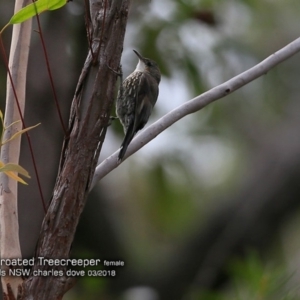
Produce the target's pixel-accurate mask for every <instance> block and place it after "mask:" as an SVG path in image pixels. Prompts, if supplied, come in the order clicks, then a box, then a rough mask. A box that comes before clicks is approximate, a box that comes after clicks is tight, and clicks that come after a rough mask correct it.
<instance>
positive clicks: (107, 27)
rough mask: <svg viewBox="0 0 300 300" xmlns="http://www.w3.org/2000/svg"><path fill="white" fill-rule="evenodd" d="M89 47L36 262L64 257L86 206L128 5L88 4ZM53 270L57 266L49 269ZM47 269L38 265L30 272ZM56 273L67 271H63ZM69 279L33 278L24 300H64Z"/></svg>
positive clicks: (106, 119)
mask: <svg viewBox="0 0 300 300" xmlns="http://www.w3.org/2000/svg"><path fill="white" fill-rule="evenodd" d="M90 7H91V14H90V15H91V22H90V24H88V27H89V34H90V37H91V47H90V52H89V54H88V57H87V59H86V62H85V65H84V67H83V70H82V74H81V76H80V78H79V82H78V85H77V88H76V92H75V96H74V99H73V103H72V107H71V114H70V119H69V133H68V135H67V136H66V137H65V140H64V146H63V149H62V154H61V161H60V167H59V173H58V176H57V180H56V184H55V188H54V192H53V197H52V200H51V203H50V206H49V209H48V211H47V214H46V216H45V218H44V221H43V224H42V228H41V233H40V237H39V241H38V244H37V250H36V258H38V257H45V258H68V257H69V254H70V248H71V245H72V242H73V238H74V234H75V231H76V227H77V224H78V221H79V218H80V215H81V213H82V210H83V208H84V205H85V202H86V199H87V195H88V192H89V187H90V184H91V180H92V177H93V174H94V170H95V167H96V163H97V160H98V156H99V153H100V150H101V147H102V144H103V141H104V138H105V134H106V129H107V126H108V122H109V117H110V111H111V107H112V104H113V99H114V89H115V83H116V79H117V73H116V72H114V71H113V70H118V67H119V63H120V57H121V53H122V47H123V40H124V34H125V27H126V22H127V16H128V7H129V1H128V0H124V1H120V0H115V1H113V0H102V1H90ZM50 268H51V269H55V267H53V266H52V267H50ZM38 270H39V271H47V270H49V266H47V265H39V264H38V261H37V262H36V264H35V266H34V267H33V269H32V271H33V272H34V271H38ZM56 270H62V271H65V269H64V268H63V267H56ZM72 285H73V281H72V279H71V278H68V277H67V276H56V277H55V276H53V277H51V276H49V277H41V276H31V277H29V278H28V279H27V280H26V282H25V284H24V292H25V295H24V299H39V300H42V299H48V300H50V299H62V297H63V295H64V294H65V292H66V291H67V290H68V289H69V288H71V287H72Z"/></svg>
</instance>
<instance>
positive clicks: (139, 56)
mask: <svg viewBox="0 0 300 300" xmlns="http://www.w3.org/2000/svg"><path fill="white" fill-rule="evenodd" d="M133 52H134V53H135V54H136V55H137V57H138V58H139V59H140V60H141V61H144V60H145V58H144V57H143V56H142V55H141V54H139V53H138V52H137V51H136V50H133Z"/></svg>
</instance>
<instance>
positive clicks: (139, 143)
mask: <svg viewBox="0 0 300 300" xmlns="http://www.w3.org/2000/svg"><path fill="white" fill-rule="evenodd" d="M299 51H300V38H298V39H296V40H295V41H293V42H291V43H290V44H288V45H287V46H285V47H283V48H282V49H280V50H279V51H277V52H275V53H274V54H272V55H270V56H269V57H268V58H266V59H265V60H263V61H262V62H260V63H259V64H257V65H256V66H254V67H252V68H251V69H249V70H247V71H245V72H243V73H241V74H239V75H237V76H235V77H233V78H232V79H230V80H228V81H226V82H224V83H222V84H220V85H219V86H217V87H214V88H212V89H211V90H209V91H207V92H205V93H203V94H201V95H199V96H197V97H195V98H193V99H191V100H190V101H188V102H186V103H184V104H182V105H181V106H179V107H178V108H175V109H174V110H172V111H171V112H169V113H168V114H166V115H165V116H163V117H162V118H160V119H159V120H158V121H156V122H155V123H154V124H152V125H151V126H149V127H147V128H146V129H145V130H144V131H143V132H141V133H140V134H139V135H138V136H137V137H136V138H135V139H134V140H133V141H132V143H131V144H130V145H129V147H128V150H127V152H126V155H125V158H127V157H129V156H130V155H132V154H133V153H135V152H136V151H138V150H139V149H140V148H142V147H143V146H144V145H146V144H147V143H149V142H150V141H151V140H153V139H154V138H155V137H156V136H157V135H159V134H160V133H162V132H163V131H164V130H166V129H167V128H168V127H170V126H171V125H172V124H174V123H175V122H177V121H179V120H180V119H182V118H183V117H185V116H187V115H189V114H191V113H194V112H197V111H199V110H200V109H202V108H204V107H205V106H207V105H208V104H210V103H212V102H214V101H216V100H218V99H221V98H223V97H225V96H227V95H229V94H230V93H232V92H234V91H236V90H237V89H239V88H241V87H243V86H244V85H246V84H248V83H250V82H251V81H253V80H255V79H257V78H259V77H261V76H262V75H264V74H266V73H267V72H268V71H270V70H271V69H272V68H274V67H276V66H277V65H278V64H280V63H281V62H283V61H285V60H287V59H289V58H290V57H291V56H293V55H295V54H296V53H298V52H299ZM118 152H119V150H118V151H116V152H115V153H113V154H112V155H111V156H109V157H108V158H106V159H105V160H104V161H103V162H101V163H100V164H99V165H98V166H97V168H96V171H95V174H94V178H93V182H92V185H91V188H93V187H94V186H95V184H96V183H97V182H98V181H99V180H100V179H102V178H103V177H105V176H106V175H107V174H108V173H110V172H111V171H112V170H113V169H115V168H116V167H117V166H118V164H117V155H118Z"/></svg>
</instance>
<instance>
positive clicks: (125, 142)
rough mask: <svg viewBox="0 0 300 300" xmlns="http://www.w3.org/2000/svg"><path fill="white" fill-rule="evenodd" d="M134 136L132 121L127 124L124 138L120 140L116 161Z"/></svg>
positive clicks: (120, 158) (121, 156)
mask: <svg viewBox="0 0 300 300" xmlns="http://www.w3.org/2000/svg"><path fill="white" fill-rule="evenodd" d="M133 137H134V122H132V124H130V125H129V127H128V130H127V132H126V134H125V137H124V140H123V142H122V145H121V147H120V152H119V155H118V162H121V161H122V159H123V157H124V155H125V153H126V151H127V148H128V146H129V144H130V142H131V141H132V139H133Z"/></svg>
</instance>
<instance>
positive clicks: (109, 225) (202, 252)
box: [0, 0, 300, 300]
mask: <svg viewBox="0 0 300 300" xmlns="http://www.w3.org/2000/svg"><path fill="white" fill-rule="evenodd" d="M0 7H1V8H0V22H1V24H0V25H1V27H3V26H4V25H5V23H7V21H8V20H9V18H10V16H11V14H12V11H13V3H12V2H11V1H7V0H5V1H2V2H1V4H0ZM299 11H300V2H299V1H296V0H286V1H275V0H263V1H261V0H244V1H242V0H240V1H237V0H236V1H234V0H228V1H217V0H214V1H213V0H203V1H200V0H190V1H187V0H186V1H184V0H165V1H159V0H151V1H150V0H139V1H138V0H134V1H132V3H131V9H130V14H129V20H128V26H127V31H126V36H125V44H124V52H123V56H122V66H123V73H124V77H125V76H127V75H128V74H129V73H131V72H132V71H133V69H134V68H135V66H136V63H137V58H136V56H135V55H134V53H133V52H132V49H136V50H138V51H139V52H140V53H141V54H142V55H143V56H145V57H149V58H151V59H154V60H156V61H157V62H158V64H159V66H160V68H161V71H162V74H163V77H162V82H161V84H160V95H159V98H158V102H157V104H156V107H155V111H154V112H153V114H152V116H151V119H150V120H149V123H152V122H153V121H155V120H157V119H159V118H160V117H162V116H163V115H164V114H166V113H167V112H169V111H170V110H172V109H173V108H175V107H177V106H178V105H180V104H182V103H184V102H185V101H188V100H189V99H191V98H193V97H195V96H196V95H199V94H201V93H203V92H205V91H207V90H209V89H210V88H212V87H215V86H216V85H218V84H220V83H223V82H224V81H226V80H228V79H230V78H232V77H233V76H235V75H238V74H239V73H241V72H243V71H245V70H247V69H248V68H250V67H252V66H254V65H255V64H257V63H259V62H260V61H262V60H263V59H265V58H266V57H267V56H269V55H271V54H272V53H274V52H275V51H277V50H279V49H280V48H282V47H283V46H285V45H286V44H288V43H289V42H291V41H293V40H294V39H296V38H298V36H299V33H300V23H299ZM41 22H42V26H43V34H44V38H45V40H46V46H47V49H48V53H49V56H50V64H51V68H52V71H53V76H54V83H55V86H56V89H57V93H58V97H59V101H60V103H61V107H62V110H63V114H64V119H65V121H66V122H67V120H68V111H69V107H70V103H71V100H72V96H73V93H74V90H75V86H76V82H77V79H78V76H79V74H80V71H81V68H82V65H83V62H84V59H85V56H86V54H87V39H86V32H85V27H84V2H83V1H78V0H74V1H72V2H69V3H68V4H67V6H66V7H64V8H63V9H61V10H58V11H53V12H49V13H45V14H43V15H42V16H41ZM34 29H37V26H36V24H35V25H34ZM10 30H11V29H8V30H7V31H6V32H5V34H4V41H5V45H6V47H7V50H8V49H9V40H10ZM1 62H2V60H1ZM299 70H300V55H296V56H294V57H292V58H291V59H289V60H288V61H286V62H284V63H282V64H281V65H279V66H278V67H276V68H275V69H273V70H271V71H270V72H269V73H267V74H266V75H265V76H263V77H261V78H259V79H258V80H256V81H254V82H252V83H251V84H248V85H247V86H245V87H244V88H242V89H240V90H238V91H237V92H235V93H233V94H232V95H229V96H228V97H226V98H223V99H221V100H219V101H217V102H215V103H212V104H210V105H209V106H208V107H206V108H204V109H203V110H201V111H200V112H198V113H196V114H193V115H190V116H188V117H186V118H184V119H183V120H181V121H179V122H178V123H176V124H174V125H173V126H172V127H170V128H168V129H167V130H166V131H165V132H163V133H162V134H161V135H159V136H158V137H157V138H156V139H155V140H153V141H152V142H151V143H149V144H148V145H146V146H145V147H144V148H143V149H141V150H140V151H139V152H138V153H136V154H135V155H133V156H132V157H130V158H129V159H128V160H126V161H125V162H124V163H123V164H122V165H120V166H119V167H118V168H117V169H115V170H114V171H113V172H111V174H109V175H108V176H106V177H105V178H104V179H103V180H102V181H101V182H100V183H99V184H98V185H97V187H96V188H95V189H94V190H93V192H92V193H91V196H90V199H89V200H88V203H87V206H86V209H85V211H84V214H83V216H82V218H81V222H80V225H79V228H78V232H77V235H76V239H75V241H74V245H73V249H72V257H74V258H100V259H103V260H105V259H106V260H123V261H124V262H125V267H116V268H112V269H115V270H116V273H117V276H116V277H106V278H104V277H98V278H93V277H84V278H78V281H77V285H76V286H75V287H74V288H73V289H72V290H71V291H69V292H68V293H67V294H66V296H65V298H64V299H67V300H77V299H82V298H83V297H84V298H85V299H88V300H94V299H104V300H158V299H162V300H176V299H178V300H179V299H184V300H202V299H203V300H219V299H220V300H228V299H237V300H239V299H241V300H246V299H251V300H262V299H275V300H276V299H289V300H291V299H300V290H299V286H300V285H299V280H300V273H299V266H300V242H299V226H300V211H299V204H300V134H299V127H300V101H299V100H300V96H299V95H300V84H299V82H300V74H299ZM28 76H29V78H28V86H27V104H26V124H27V125H28V126H30V125H34V124H36V123H39V122H41V123H42V125H41V126H39V127H38V128H37V129H35V130H34V131H32V132H30V135H31V139H32V142H33V146H34V151H35V156H36V158H37V161H38V168H39V172H40V176H41V180H42V187H43V191H44V194H45V198H46V199H47V200H50V198H51V194H52V189H53V185H54V181H55V176H56V172H57V166H58V160H59V153H60V150H61V143H62V138H63V133H62V129H61V127H60V124H59V120H58V117H57V113H56V111H55V105H54V102H53V100H52V92H51V88H50V83H49V79H48V76H47V72H46V65H45V60H44V57H43V53H42V47H41V44H40V40H39V37H38V34H36V33H34V32H33V37H32V49H31V53H30V63H29V70H28ZM0 79H1V82H0V96H1V108H2V109H3V107H4V99H5V84H6V83H5V82H6V78H5V70H4V66H3V62H2V63H1V68H0ZM112 114H115V113H114V112H112ZM122 138H123V131H122V128H121V126H120V124H119V122H118V121H115V122H114V124H113V125H112V126H111V127H110V128H109V129H108V133H107V137H106V141H105V145H104V148H103V150H102V153H101V156H100V160H103V159H105V158H106V157H107V156H109V155H110V154H112V153H113V152H115V151H116V150H117V149H118V147H119V146H120V144H121V142H122ZM22 143H23V148H22V149H23V150H22V160H21V165H22V166H23V167H25V168H26V169H27V170H29V171H30V173H31V174H32V175H33V174H34V173H33V168H32V164H31V160H30V158H29V154H28V145H27V142H26V140H25V139H24V141H23V142H22ZM19 206H20V213H19V218H20V234H21V240H22V251H23V254H24V257H32V255H33V253H34V247H35V243H36V239H37V236H38V233H39V228H40V223H41V221H42V218H43V210H42V204H41V200H40V197H39V194H38V190H37V187H36V182H35V179H34V176H33V179H32V180H31V181H30V183H29V186H26V187H23V186H22V187H20V205H19ZM58 246H59V245H58Z"/></svg>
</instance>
